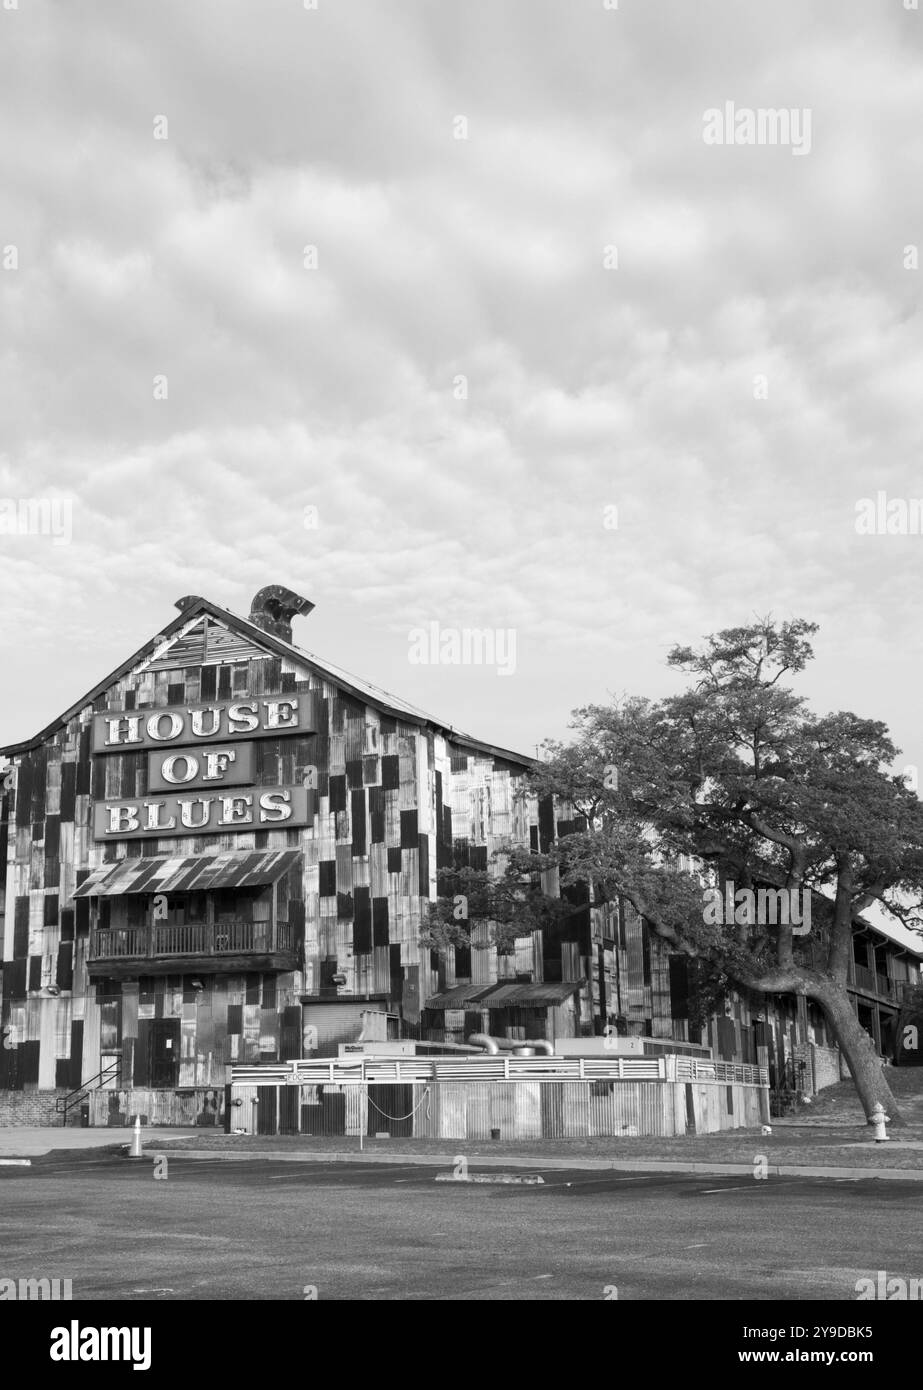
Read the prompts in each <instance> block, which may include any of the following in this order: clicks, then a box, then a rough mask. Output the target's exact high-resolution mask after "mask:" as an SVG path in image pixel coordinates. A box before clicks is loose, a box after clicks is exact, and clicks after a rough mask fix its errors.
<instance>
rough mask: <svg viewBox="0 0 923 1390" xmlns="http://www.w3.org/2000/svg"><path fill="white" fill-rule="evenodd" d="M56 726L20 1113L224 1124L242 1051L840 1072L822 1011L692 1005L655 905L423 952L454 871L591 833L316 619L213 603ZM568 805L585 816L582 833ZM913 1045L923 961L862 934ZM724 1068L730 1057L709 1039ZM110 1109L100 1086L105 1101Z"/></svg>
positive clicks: (18, 1027) (872, 983) (276, 598)
mask: <svg viewBox="0 0 923 1390" xmlns="http://www.w3.org/2000/svg"><path fill="white" fill-rule="evenodd" d="M176 606H177V608H178V609H179V616H178V617H177V618H175V619H174V620H173V621H172V622H171V623H170V624H169V626H167V627H166V628H165V629H164V630H163V632H161V633H159V634H158V635H157V636H156V637H155V638H153V639H152V640H151V641H150V642H149V643H148V644H147V645H146V646H145V647H143V648H142V649H141V650H140V651H139V652H136V653H135V654H134V655H133V656H131V657H129V659H128V660H127V661H126V662H125V663H124V665H123V666H121V667H120V668H119V669H118V670H116V671H114V672H113V673H112V674H111V675H109V676H106V677H105V679H104V680H102V681H101V682H100V684H99V685H98V686H97V687H96V688H95V689H94V690H92V691H90V692H89V693H88V694H87V695H86V696H84V697H83V698H82V699H81V700H80V701H78V703H76V704H75V705H74V706H73V707H72V708H71V709H69V710H67V711H66V712H65V713H64V714H63V715H61V717H60V718H59V719H57V720H56V721H55V722H54V723H53V724H52V725H50V726H49V727H48V728H47V729H44V730H43V731H42V732H41V733H39V734H37V735H36V736H35V737H34V738H32V739H29V740H28V741H26V742H24V743H20V744H17V745H14V746H8V747H6V748H4V749H0V755H2V757H3V762H2V764H0V866H2V868H0V940H2V943H3V952H2V957H3V959H2V1000H3V1003H2V1016H0V1028H2V1046H0V1121H2V1122H5V1123H25V1124H36V1123H51V1122H57V1123H59V1124H60V1123H62V1118H61V1111H62V1107H63V1106H64V1105H65V1102H66V1101H68V1098H72V1099H73V1106H72V1109H71V1118H70V1122H72V1123H76V1122H79V1119H80V1118H81V1116H80V1108H81V1103H82V1104H83V1106H84V1114H83V1116H82V1118H83V1121H84V1122H87V1120H89V1122H91V1123H95V1124H106V1123H115V1124H118V1123H124V1121H125V1119H126V1117H127V1116H128V1115H132V1114H136V1113H139V1114H142V1115H143V1116H145V1117H146V1118H147V1119H148V1120H149V1121H150V1122H151V1123H161V1124H164V1123H166V1124H190V1125H191V1124H222V1123H223V1122H224V1113H225V1098H226V1094H227V1093H226V1089H225V1088H226V1084H227V1083H228V1081H229V1079H230V1069H231V1068H232V1067H233V1066H235V1065H242V1064H254V1063H261V1062H267V1063H270V1062H280V1061H286V1060H289V1059H293V1058H300V1057H311V1056H332V1055H335V1054H336V1052H337V1049H338V1045H339V1044H341V1043H345V1042H352V1041H355V1040H356V1039H358V1038H360V1036H361V1037H362V1038H364V1039H380V1040H388V1039H397V1038H416V1039H419V1040H421V1042H425V1041H427V1040H430V1041H434V1042H442V1043H445V1042H452V1041H455V1042H463V1041H464V1039H465V1038H466V1037H470V1036H471V1035H472V1034H473V1033H478V1032H480V1033H484V1032H487V1033H490V1034H492V1035H495V1036H497V1035H498V1036H501V1037H507V1038H547V1039H549V1040H551V1041H553V1042H557V1041H559V1040H564V1039H575V1038H581V1037H592V1036H593V1035H599V1034H600V1033H602V1032H603V1031H604V1029H605V1028H606V1027H607V1025H608V1026H609V1027H610V1028H617V1030H618V1031H619V1032H620V1033H625V1034H629V1035H630V1034H636V1035H639V1036H644V1037H647V1038H649V1039H651V1040H652V1045H653V1040H656V1039H658V1038H659V1039H674V1040H676V1041H677V1043H679V1044H681V1045H686V1046H687V1050H688V1051H695V1050H697V1048H696V1045H698V1047H700V1048H701V1049H702V1050H703V1051H704V1050H706V1049H707V1048H709V1047H710V1048H711V1049H712V1050H713V1053H714V1055H715V1056H717V1057H720V1058H723V1059H726V1060H736V1061H743V1062H759V1063H761V1064H763V1065H766V1064H767V1063H768V1064H770V1065H771V1066H772V1067H774V1069H775V1073H776V1076H777V1077H778V1078H781V1077H782V1076H783V1075H784V1073H785V1069H786V1068H791V1067H795V1066H801V1067H802V1068H804V1067H805V1066H806V1065H807V1066H809V1071H810V1077H809V1078H808V1081H809V1084H808V1088H809V1089H810V1088H811V1085H810V1081H811V1078H813V1083H814V1084H822V1083H823V1082H824V1081H828V1080H833V1079H836V1076H838V1074H839V1066H838V1059H837V1056H836V1053H835V1052H834V1051H833V1050H832V1048H831V1047H830V1046H829V1044H830V1043H831V1042H832V1039H830V1038H829V1037H828V1036H827V1035H826V1033H825V1031H824V1025H823V1022H822V1020H821V1019H820V1017H819V1016H815V1015H814V1014H812V1013H809V1012H808V1011H806V1010H805V1009H804V1005H803V1001H802V1005H801V1008H802V1012H801V1013H800V1014H799V1013H798V1009H797V1007H796V1005H795V1002H794V1001H792V1002H791V1007H790V1008H789V1007H788V1005H787V1003H786V1001H784V1000H783V1001H781V1002H779V1003H778V1004H772V1005H771V1006H769V1007H771V1012H767V1011H763V1012H760V1010H759V1009H757V1008H756V1007H755V1006H754V1004H753V1003H752V1001H751V1002H747V1001H746V1000H742V999H738V1000H736V1001H735V1002H733V1003H732V1004H730V1005H727V1006H726V1011H725V1012H723V1013H722V1014H721V1016H720V1017H717V1018H712V1019H711V1020H707V1021H705V1023H704V1025H702V1024H697V1023H696V1021H695V1019H694V1018H691V1017H690V1012H691V1011H690V1006H689V980H688V977H687V973H686V967H685V963H684V961H683V960H681V959H680V958H679V957H672V958H671V956H670V954H669V953H668V952H667V950H666V949H665V948H664V947H663V946H662V945H661V944H660V943H659V942H658V941H657V940H656V939H655V938H652V937H650V936H649V935H648V933H647V930H646V929H645V928H644V926H643V924H642V923H641V921H640V920H639V919H638V918H637V917H636V916H635V915H634V914H633V913H632V911H631V910H630V909H628V908H625V907H623V908H620V909H606V910H605V911H603V910H602V909H590V908H588V909H587V910H586V911H585V912H584V913H583V914H582V915H579V914H578V916H576V917H575V918H573V919H571V922H570V924H569V925H568V927H567V929H566V930H565V931H564V932H563V933H562V934H561V935H560V936H559V937H557V938H556V939H554V940H548V939H543V937H542V934H541V933H537V934H536V935H535V936H532V937H526V938H523V939H522V940H521V941H520V942H519V943H518V945H517V948H516V950H515V951H514V952H513V953H512V954H503V955H498V953H497V951H496V950H495V949H493V948H491V947H487V948H484V949H478V946H477V943H476V942H475V943H474V944H473V947H472V948H471V949H461V948H455V949H453V948H449V950H448V951H447V952H446V953H444V954H438V955H437V954H436V953H433V952H431V951H430V950H429V949H428V948H426V949H424V948H422V947H421V944H420V932H421V927H422V926H423V924H424V923H425V920H426V916H427V909H428V904H429V903H430V902H431V901H432V900H433V899H434V898H435V896H436V892H437V876H438V874H439V873H440V871H442V870H445V869H450V868H452V867H457V866H462V865H471V866H474V867H478V866H480V867H486V866H487V864H488V862H489V861H490V858H491V855H492V854H493V852H494V851H495V850H498V849H502V848H503V847H504V846H509V845H511V844H514V845H520V846H524V847H530V846H531V847H532V848H533V849H535V850H540V849H546V848H547V847H548V846H549V845H550V844H551V843H552V841H553V839H554V837H555V835H556V834H557V833H559V832H561V831H564V830H567V829H570V828H571V826H570V823H569V822H567V821H566V819H563V815H564V813H563V812H562V811H561V810H560V809H559V810H558V812H557V813H556V811H555V809H554V808H553V807H552V805H551V804H550V802H547V803H545V802H543V803H538V802H537V801H536V800H535V799H534V798H532V797H531V796H530V795H529V794H528V793H527V791H526V789H525V786H524V773H525V772H526V770H527V768H528V759H526V758H523V757H521V756H519V755H517V754H514V753H511V752H508V751H505V750H503V749H500V748H495V747H493V746H491V745H490V744H487V743H482V742H479V741H478V740H476V739H472V738H469V737H467V736H464V735H461V734H459V733H457V732H456V731H454V730H452V729H450V728H448V727H445V726H443V725H440V724H439V723H438V722H436V721H435V720H433V719H431V718H430V717H429V716H427V715H425V714H423V713H422V712H421V711H419V710H416V709H413V708H412V707H411V706H409V705H407V704H405V703H404V702H402V701H401V700H399V699H396V698H394V697H392V696H390V695H387V694H385V693H384V692H382V691H380V690H377V689H375V688H373V687H370V686H366V685H363V684H360V683H359V682H357V681H356V680H355V678H353V677H347V676H346V675H345V674H342V673H340V672H338V671H336V670H335V669H333V668H331V667H330V666H328V665H325V664H324V663H322V662H320V661H318V660H317V659H316V658H315V657H314V656H311V655H309V654H307V653H305V652H303V651H301V650H299V649H298V648H297V647H295V646H293V644H292V628H291V624H292V620H293V618H294V617H295V616H296V615H299V614H306V613H308V612H309V611H310V609H311V608H312V606H313V605H312V604H311V603H309V602H308V601H307V600H306V599H302V598H300V597H299V596H297V595H295V594H293V593H291V592H290V591H289V590H287V589H282V588H279V587H276V586H272V587H269V588H266V589H263V590H261V591H260V593H259V594H257V595H256V597H255V599H254V601H253V605H252V609H251V612H250V615H249V617H248V618H246V619H244V618H241V617H238V616H236V615H234V614H232V613H230V612H228V611H226V610H224V609H222V608H219V607H217V606H216V605H214V604H213V603H210V602H208V601H207V600H205V599H203V598H199V597H187V598H184V599H181V600H180V601H179V602H178V603H177V605H176ZM558 817H561V818H558ZM854 964H855V971H854V974H855V981H854V984H855V990H856V1000H857V1007H858V1008H860V1009H864V1010H865V1011H866V1014H867V1016H868V1026H869V1028H870V1031H873V1032H874V1034H875V1036H876V1040H877V1041H878V1042H879V1045H880V1047H881V1048H882V1049H883V1050H886V1049H887V1047H888V1046H889V1043H890V1039H891V1038H892V1036H893V1031H894V1028H895V1026H896V1020H897V1016H898V1008H899V1002H900V993H901V989H902V988H903V986H904V983H905V982H907V981H909V980H910V979H911V978H913V976H914V975H915V973H916V970H917V967H916V962H915V960H914V959H913V957H912V953H910V952H906V951H901V949H900V948H898V947H896V946H895V945H894V944H893V943H891V942H889V941H888V939H887V938H886V937H882V938H880V939H879V938H878V937H876V936H875V934H874V933H873V932H872V931H871V930H869V931H868V932H866V933H860V934H859V936H858V937H857V954H856V959H855V963H854ZM706 1055H707V1052H706ZM84 1093H85V1094H84Z"/></svg>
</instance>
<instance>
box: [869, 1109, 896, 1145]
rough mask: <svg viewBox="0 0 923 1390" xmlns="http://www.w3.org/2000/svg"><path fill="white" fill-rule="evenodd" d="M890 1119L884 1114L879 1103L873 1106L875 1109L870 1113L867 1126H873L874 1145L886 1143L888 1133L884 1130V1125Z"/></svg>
mask: <svg viewBox="0 0 923 1390" xmlns="http://www.w3.org/2000/svg"><path fill="white" fill-rule="evenodd" d="M890 1118H891V1117H890V1115H886V1114H885V1108H884V1106H883V1105H882V1104H881V1102H880V1101H879V1103H878V1104H877V1105H876V1106H875V1109H874V1110H873V1111H872V1114H871V1118H870V1120H869V1124H872V1125H874V1126H875V1143H876V1144H886V1143H887V1142H888V1139H889V1135H888V1131H887V1130H886V1129H885V1125H886V1124H887V1123H888V1120H889V1119H890Z"/></svg>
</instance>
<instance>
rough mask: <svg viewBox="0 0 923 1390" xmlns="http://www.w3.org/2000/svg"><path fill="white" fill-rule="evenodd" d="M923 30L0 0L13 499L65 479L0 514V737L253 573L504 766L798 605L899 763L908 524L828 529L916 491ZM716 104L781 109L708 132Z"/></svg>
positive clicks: (386, 7) (5, 370) (862, 17)
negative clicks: (576, 718)
mask: <svg viewBox="0 0 923 1390" xmlns="http://www.w3.org/2000/svg"><path fill="white" fill-rule="evenodd" d="M6 3H9V0H6ZM608 3H609V4H612V3H613V0H608ZM921 57H923V14H921V13H920V12H919V11H916V10H912V9H911V10H907V9H905V8H904V7H903V3H902V0H825V3H820V2H819V0H772V3H768V2H767V0H764V2H763V3H754V0H723V2H722V3H710V2H709V0H699V3H697V4H695V5H691V4H689V3H688V0H618V5H617V7H613V8H608V7H607V4H606V3H604V0H465V3H464V4H455V3H448V0H419V3H416V2H415V0H317V8H316V9H307V8H305V7H304V4H303V0H259V3H255V0H250V3H244V0H196V3H195V4H190V3H189V2H188V0H159V3H156V4H150V3H140V2H139V0H119V3H118V4H108V5H103V4H98V3H97V4H93V3H91V2H90V0H86V3H81V4H74V3H73V2H72V0H18V6H17V8H15V9H9V8H2V9H0V65H2V72H0V132H2V134H0V141H2V168H0V248H2V250H0V255H2V256H3V266H4V268H3V269H2V270H0V296H2V305H0V309H2V337H0V352H2V393H0V412H2V420H0V499H8V500H9V499H12V500H16V499H23V498H46V499H55V500H56V501H58V502H60V503H61V504H69V505H70V507H71V508H72V511H71V513H70V520H69V521H68V522H67V523H66V534H62V535H61V536H58V537H57V538H55V537H52V536H48V535H34V534H33V535H27V534H20V533H18V532H14V534H4V535H2V536H0V594H2V605H0V661H2V666H3V676H4V679H3V680H2V682H0V742H9V741H12V740H14V739H18V738H22V737H25V736H27V735H29V734H31V733H33V732H36V731H37V730H38V728H39V727H40V726H42V725H43V724H44V723H46V722H48V721H49V720H50V719H51V718H52V717H53V716H54V715H56V714H57V713H59V712H60V711H61V710H62V709H63V708H64V707H66V706H67V705H68V704H70V703H71V702H72V701H74V700H75V699H76V698H78V696H79V695H81V694H82V693H83V692H84V691H85V690H87V689H88V688H90V687H91V686H92V685H93V684H94V683H95V682H96V681H97V680H98V679H100V678H101V677H102V676H103V675H104V674H105V673H106V672H107V671H109V670H110V669H112V668H113V667H114V666H116V665H117V664H118V663H119V662H120V661H121V660H122V659H123V658H124V657H125V656H127V655H128V654H130V653H131V652H132V651H133V650H134V649H135V648H136V647H138V646H139V645H140V644H141V643H142V642H143V641H145V640H146V639H147V638H148V637H149V636H151V635H153V634H154V633H156V632H158V631H159V630H160V629H161V628H162V627H163V626H164V625H165V624H166V623H167V622H168V621H169V620H170V619H171V618H172V617H173V616H174V612H175V610H174V608H173V603H174V601H175V600H176V599H177V598H179V597H180V596H181V595H184V594H189V593H198V594H202V595H205V596H206V597H209V598H211V599H214V600H215V601H216V602H218V603H220V604H222V605H224V606H226V607H229V608H232V609H234V610H235V611H238V612H242V613H246V612H247V611H248V609H249V601H250V598H251V596H252V595H253V593H254V592H255V591H256V590H257V589H258V588H260V587H261V586H262V585H264V584H267V583H283V584H286V585H288V586H289V587H291V588H292V589H294V590H296V591H297V592H299V593H303V594H305V595H307V596H308V597H309V598H311V599H312V600H313V601H314V602H315V603H316V605H317V608H316V611H315V612H314V613H313V614H312V615H311V616H310V617H309V618H307V619H298V620H296V625H295V634H296V641H298V642H299V644H300V645H302V646H304V647H306V648H307V649H308V650H310V651H313V652H316V653H317V654H318V655H319V656H321V657H324V658H326V659H328V660H330V661H332V662H335V663H337V664H339V665H341V666H343V667H345V668H347V669H349V670H352V671H354V672H357V673H359V674H361V675H362V676H364V677H366V678H367V679H369V680H373V681H375V682H377V683H378V684H380V685H383V686H385V687H386V688H388V689H391V690H393V691H395V692H396V693H399V694H400V695H402V696H403V697H404V698H406V699H408V700H411V701H412V702H414V703H416V704H419V705H421V706H422V707H424V708H425V709H428V710H431V711H433V713H434V714H436V715H438V716H439V717H440V718H442V719H443V720H445V721H447V722H450V723H452V724H454V725H456V726H457V727H460V728H462V729H465V730H467V731H469V732H471V733H474V734H476V735H478V736H479V737H482V738H485V739H488V740H491V741H494V742H497V743H500V744H502V745H505V746H508V747H513V748H517V749H520V750H522V751H525V752H531V751H532V750H533V748H534V746H535V744H536V743H537V742H538V741H539V740H540V739H542V738H543V737H545V736H547V735H555V736H559V735H562V734H563V733H564V731H565V729H566V725H567V721H568V713H569V711H570V710H571V709H572V708H573V707H574V706H577V705H579V704H583V703H587V702H589V701H592V700H600V699H605V697H606V695H607V692H610V691H633V692H638V693H646V694H650V695H658V694H662V693H666V692H667V691H669V690H671V689H674V688H676V678H675V677H674V676H672V675H671V674H670V673H668V672H667V671H666V670H665V668H664V657H665V654H666V651H667V649H668V648H669V646H670V645H671V644H672V643H674V642H695V641H696V640H697V639H698V638H699V636H700V635H701V634H702V633H705V632H709V631H714V630H716V629H718V628H720V627H723V626H729V625H732V624H737V623H741V622H745V621H747V620H748V619H749V618H751V617H752V616H754V615H756V614H765V613H768V612H773V613H774V614H776V615H777V616H779V617H789V616H795V615H802V616H806V617H809V618H811V619H814V620H816V621H817V622H819V623H820V624H821V632H820V636H819V640H818V642H817V660H816V662H815V663H814V665H813V668H812V669H811V671H810V673H809V674H808V675H807V676H806V678H805V680H804V682H803V688H804V690H805V691H806V693H808V694H809V695H810V696H811V698H812V699H813V700H814V701H815V702H816V704H817V705H818V707H820V708H823V709H829V708H834V707H846V708H852V709H854V710H856V711H857V712H859V713H862V714H865V715H870V716H874V717H878V718H883V719H885V720H886V721H887V722H888V723H889V724H890V725H891V727H892V730H893V732H894V735H895V738H896V740H897V742H898V743H899V744H900V745H901V746H902V747H903V749H904V752H905V758H904V760H903V761H906V762H911V763H915V764H919V765H921V767H923V734H921V730H920V720H919V705H920V701H919V697H918V690H917V686H918V676H919V672H920V669H921V640H923V622H921V621H920V591H921V578H923V566H921V557H923V536H919V535H917V536H914V535H859V534H857V532H856V525H855V520H856V504H857V502H858V501H859V500H860V499H862V498H866V497H874V496H875V495H876V493H877V492H878V491H879V490H884V491H885V492H886V495H887V497H888V498H890V499H895V498H897V499H901V498H903V499H909V498H913V497H923V450H921V444H923V428H921V418H923V411H921V373H923V334H921V324H920V307H919V306H920V284H921V276H923V271H919V270H916V269H913V268H911V267H912V263H913V261H914V254H913V252H912V251H911V252H910V253H908V251H907V250H906V248H907V247H911V248H912V247H914V246H917V245H920V246H923V197H921V190H923V142H921V138H920V136H921V131H923V80H921ZM728 102H733V103H734V104H735V110H738V111H739V110H741V109H745V110H753V111H757V110H759V109H760V108H772V109H779V108H786V109H792V110H795V111H796V112H799V113H803V112H804V111H805V110H806V109H807V110H810V113H811V115H810V140H809V141H803V142H802V146H803V148H802V150H801V152H796V150H795V149H794V148H793V147H792V144H791V143H790V144H788V145H787V146H785V145H778V144H777V145H775V146H769V145H765V144H764V145H762V146H760V145H731V144H727V143H726V144H724V145H720V146H719V145H715V144H708V143H706V141H705V139H704V138H703V135H704V130H705V120H704V115H705V112H706V111H709V110H711V109H718V110H720V111H722V112H723V111H724V110H725V106H726V103H728ZM156 136H159V137H161V138H155V137H156ZM162 137H166V138H162ZM10 248H14V250H13V251H12V252H11V250H10ZM306 248H314V249H313V250H312V249H307V250H306ZM616 262H617V264H616ZM908 262H909V263H910V265H908ZM158 382H159V383H160V384H159V387H158V385H157V383H158ZM164 384H165V386H166V392H164ZM164 394H166V398H165V399H164V398H163V396H164ZM158 397H159V398H158ZM307 508H316V520H317V524H316V526H312V525H310V524H306V522H308V523H310V521H311V518H312V514H311V513H310V512H306V509H307ZM607 508H610V509H611V508H617V513H616V512H613V511H611V510H610V511H608V512H607V510H606V509H607ZM616 515H617V522H618V524H617V527H613V526H611V524H610V525H609V526H608V527H607V525H606V524H605V523H606V520H607V518H608V519H609V521H610V523H611V520H612V518H613V517H615V516H616ZM61 516H62V518H63V516H64V513H63V512H62V513H61ZM62 524H64V523H62ZM11 529H13V528H12V526H11V524H10V523H8V524H7V526H6V530H7V532H9V531H10V530H11ZM431 622H438V623H439V624H440V629H442V630H444V629H446V628H458V629H464V628H466V627H471V628H474V627H477V628H486V627H489V628H493V629H500V630H506V629H512V630H514V631H515V634H516V667H515V672H514V673H513V674H512V675H508V676H503V675H499V674H498V672H497V670H496V668H491V667H484V666H479V667H477V666H470V667H467V668H462V669H459V668H458V667H452V666H423V665H419V664H413V663H412V662H411V661H410V660H409V655H410V646H409V642H408V633H409V632H410V630H411V629H412V628H415V627H417V626H419V625H425V624H429V623H431Z"/></svg>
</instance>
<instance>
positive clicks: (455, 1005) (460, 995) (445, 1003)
mask: <svg viewBox="0 0 923 1390" xmlns="http://www.w3.org/2000/svg"><path fill="white" fill-rule="evenodd" d="M492 989H493V985H471V984H468V985H454V986H453V987H452V989H445V990H443V991H442V993H441V994H434V995H433V997H432V998H431V999H427V1001H426V1003H425V1004H424V1005H423V1007H424V1009H467V1008H468V1007H469V1006H470V1007H472V1008H473V1007H474V1005H475V1004H476V1003H477V1001H478V1000H479V999H480V998H481V996H482V995H484V994H489V993H490V991H491V990H492Z"/></svg>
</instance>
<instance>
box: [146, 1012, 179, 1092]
mask: <svg viewBox="0 0 923 1390" xmlns="http://www.w3.org/2000/svg"><path fill="white" fill-rule="evenodd" d="M179 1044H180V1020H179V1019H178V1018H154V1019H151V1043H150V1046H151V1087H152V1088H153V1089H154V1090H158V1089H163V1090H169V1089H170V1088H171V1087H173V1086H176V1085H177V1083H178V1081H179Z"/></svg>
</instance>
